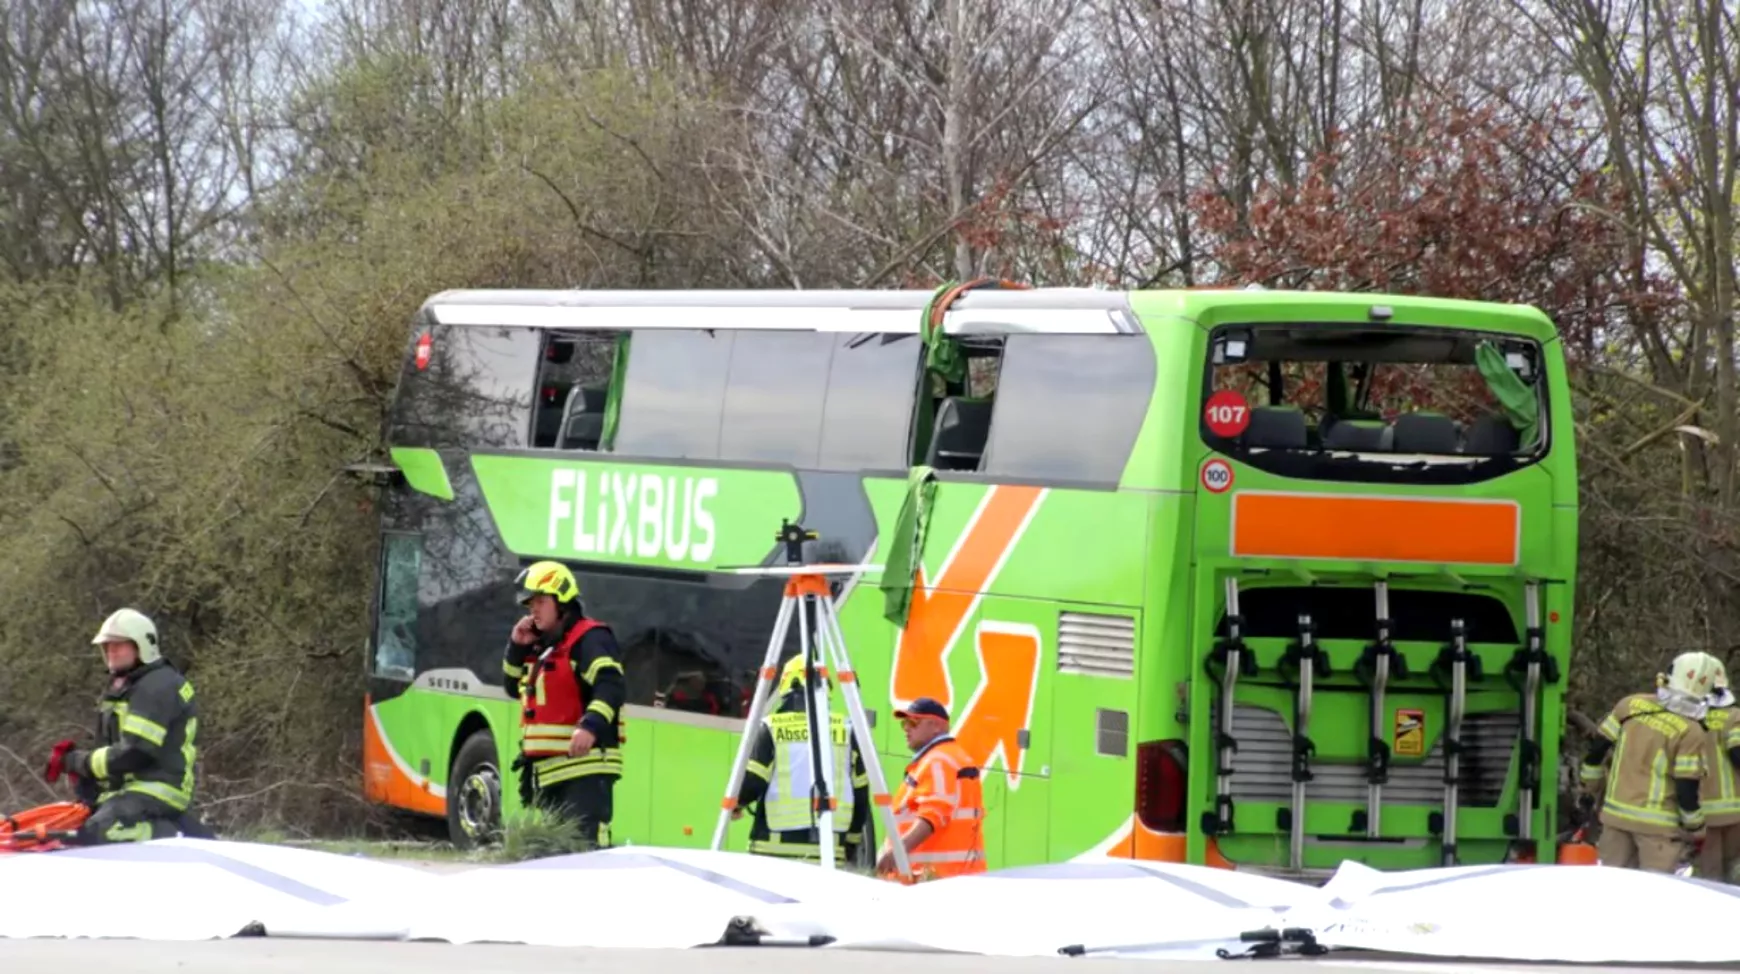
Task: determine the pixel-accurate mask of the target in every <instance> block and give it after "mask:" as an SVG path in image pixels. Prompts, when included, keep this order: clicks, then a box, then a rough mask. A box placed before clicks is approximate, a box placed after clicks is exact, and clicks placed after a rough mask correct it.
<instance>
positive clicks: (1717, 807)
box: [1698, 707, 1740, 828]
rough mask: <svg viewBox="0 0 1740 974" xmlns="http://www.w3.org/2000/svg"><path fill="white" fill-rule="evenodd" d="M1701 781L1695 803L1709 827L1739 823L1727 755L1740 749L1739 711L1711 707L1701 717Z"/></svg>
mask: <svg viewBox="0 0 1740 974" xmlns="http://www.w3.org/2000/svg"><path fill="white" fill-rule="evenodd" d="M1704 727H1705V728H1706V729H1707V730H1708V731H1709V733H1707V734H1705V735H1704V740H1705V743H1704V780H1703V782H1702V783H1701V785H1700V787H1699V789H1698V792H1699V795H1698V798H1699V801H1698V804H1699V805H1700V806H1701V807H1702V808H1703V810H1704V824H1705V825H1706V826H1708V827H1710V828H1716V827H1718V826H1723V825H1734V824H1737V823H1740V794H1736V793H1735V788H1734V777H1735V775H1734V762H1733V760H1732V759H1730V758H1729V757H1728V752H1729V751H1730V750H1731V749H1733V748H1736V747H1740V709H1736V708H1734V707H1711V708H1710V712H1709V713H1708V714H1706V715H1704Z"/></svg>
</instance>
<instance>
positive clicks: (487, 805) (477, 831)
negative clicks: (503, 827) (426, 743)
mask: <svg viewBox="0 0 1740 974" xmlns="http://www.w3.org/2000/svg"><path fill="white" fill-rule="evenodd" d="M500 800H501V773H500V772H498V771H497V770H496V767H495V765H493V764H480V765H478V766H477V768H476V769H474V770H473V771H472V772H471V774H469V775H466V776H465V782H464V783H463V784H462V785H461V786H460V789H459V827H460V828H461V829H464V830H465V834H466V835H467V836H468V837H470V838H474V839H475V838H477V837H478V836H481V835H485V834H487V833H488V832H489V831H490V830H491V829H492V828H494V826H495V811H496V808H497V807H498V805H499V804H500Z"/></svg>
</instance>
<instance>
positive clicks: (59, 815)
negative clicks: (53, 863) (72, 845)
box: [0, 802, 91, 855]
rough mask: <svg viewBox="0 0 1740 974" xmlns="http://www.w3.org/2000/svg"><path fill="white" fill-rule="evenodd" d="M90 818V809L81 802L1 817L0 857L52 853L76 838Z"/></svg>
mask: <svg viewBox="0 0 1740 974" xmlns="http://www.w3.org/2000/svg"><path fill="white" fill-rule="evenodd" d="M90 817H91V810H90V809H89V808H86V807H85V806H84V805H83V804H81V803H79V802H54V803H52V804H48V805H38V806H37V807H35V808H32V809H30V810H29V811H24V812H19V813H18V814H17V815H4V816H0V855H3V854H5V853H9V852H53V851H54V850H56V849H59V848H62V847H63V846H64V845H65V844H66V842H67V841H69V840H71V839H72V838H73V837H74V836H75V835H77V834H78V830H79V826H81V825H83V824H85V819H87V818H90Z"/></svg>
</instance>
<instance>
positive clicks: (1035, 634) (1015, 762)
mask: <svg viewBox="0 0 1740 974" xmlns="http://www.w3.org/2000/svg"><path fill="white" fill-rule="evenodd" d="M977 635H978V640H977V641H978V646H979V672H980V673H981V674H982V676H981V677H980V679H979V688H978V690H976V691H975V692H974V693H973V699H971V700H969V701H967V705H966V706H965V707H963V708H961V714H960V716H959V717H958V718H957V719H956V720H955V728H954V734H955V740H957V741H959V742H960V743H961V746H962V747H964V748H966V749H967V753H968V754H970V755H972V757H973V760H974V761H977V762H978V764H979V767H981V768H983V767H988V766H989V765H990V763H991V759H992V758H994V757H998V756H1001V757H1002V759H1003V767H1005V768H1007V769H1009V770H1010V771H1012V772H1014V773H1016V774H1020V773H1021V758H1022V755H1023V754H1024V753H1025V752H1023V751H1022V749H1021V732H1022V731H1023V730H1025V729H1026V728H1027V727H1029V726H1031V723H1032V718H1033V697H1034V695H1035V694H1036V693H1038V691H1039V630H1038V629H1035V628H1034V627H1033V626H1029V625H1024V624H1018V623H1007V622H995V621H993V620H990V619H987V620H985V621H983V622H981V623H979V630H978V634H977ZM1009 787H1011V788H1014V787H1018V785H1017V783H1016V779H1014V778H1011V779H1009Z"/></svg>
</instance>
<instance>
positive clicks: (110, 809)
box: [56, 609, 209, 844]
mask: <svg viewBox="0 0 1740 974" xmlns="http://www.w3.org/2000/svg"><path fill="white" fill-rule="evenodd" d="M91 642H92V643H94V644H97V645H100V646H102V647H103V656H104V659H105V662H107V664H108V668H109V688H108V692H106V693H105V694H103V698H102V701H101V702H100V703H99V704H98V718H97V739H98V740H99V741H101V742H102V744H101V746H99V747H97V748H96V749H94V750H86V749H83V748H77V747H70V746H69V742H64V741H63V742H62V743H61V745H60V747H58V748H57V749H56V751H57V754H58V755H59V756H60V758H61V760H60V761H59V762H58V765H59V767H61V768H63V769H64V770H65V771H66V772H68V773H70V774H72V775H76V776H77V778H78V781H77V785H76V787H77V790H78V792H79V800H80V801H82V802H84V803H85V804H86V805H87V806H89V807H90V808H91V809H92V813H91V816H90V817H89V818H87V819H86V820H85V823H84V825H82V826H81V827H80V828H79V832H78V839H77V842H78V843H79V844H102V843H110V842H143V841H146V840H149V839H164V838H170V837H173V836H175V835H178V834H181V833H182V832H184V831H185V832H187V833H188V834H193V835H202V837H203V836H204V835H209V833H203V830H202V829H199V828H197V826H196V824H195V822H194V819H193V817H192V815H191V811H190V809H191V807H192V805H193V792H194V787H193V783H194V774H193V771H194V762H195V759H196V757H197V755H198V746H197V743H196V740H197V738H198V736H199V707H198V706H197V705H196V704H195V702H194V699H193V684H191V683H189V682H187V680H185V679H183V678H182V676H181V674H180V673H177V672H176V671H175V669H174V667H172V666H170V665H169V662H168V661H167V660H165V659H164V658H163V655H162V653H161V651H160V650H159V648H158V645H157V627H156V625H154V624H153V623H152V622H151V620H150V619H149V618H147V617H146V616H145V615H144V614H143V613H141V612H138V611H135V610H133V609H121V610H120V611H118V612H116V613H115V614H113V615H111V616H109V618H107V619H105V620H104V621H103V626H102V628H101V629H99V630H98V631H97V635H96V638H95V639H92V640H91Z"/></svg>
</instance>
